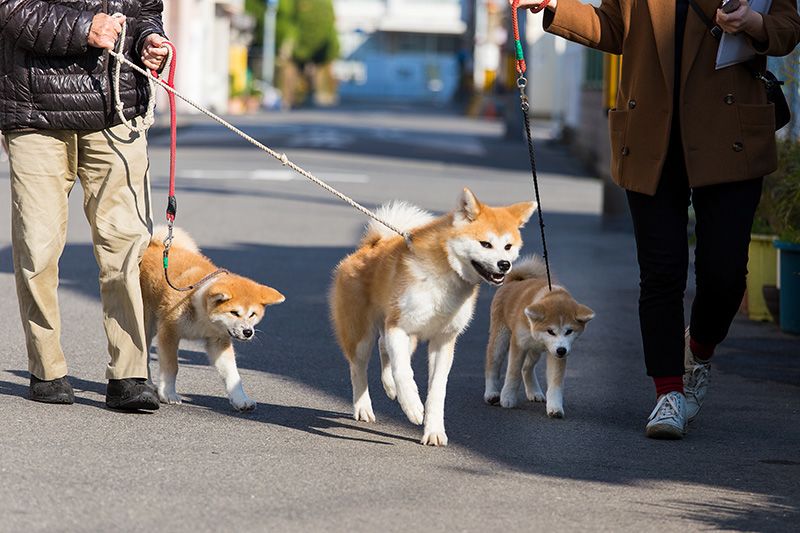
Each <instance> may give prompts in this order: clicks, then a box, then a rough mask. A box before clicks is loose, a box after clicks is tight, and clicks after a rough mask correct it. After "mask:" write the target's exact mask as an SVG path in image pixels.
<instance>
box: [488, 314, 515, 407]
mask: <svg viewBox="0 0 800 533" xmlns="http://www.w3.org/2000/svg"><path fill="white" fill-rule="evenodd" d="M510 338H511V332H510V331H509V330H508V329H506V328H497V330H495V329H494V328H492V331H491V333H490V334H489V344H488V345H487V346H486V367H485V369H484V377H485V388H484V393H483V399H484V401H485V402H486V403H488V404H491V405H496V404H497V403H498V402H499V401H500V367H501V366H503V361H505V358H506V353H508V341H509V339H510Z"/></svg>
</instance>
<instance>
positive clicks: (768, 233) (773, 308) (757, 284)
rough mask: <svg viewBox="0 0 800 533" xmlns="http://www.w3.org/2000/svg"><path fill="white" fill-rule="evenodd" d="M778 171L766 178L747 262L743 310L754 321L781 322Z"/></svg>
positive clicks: (754, 221)
mask: <svg viewBox="0 0 800 533" xmlns="http://www.w3.org/2000/svg"><path fill="white" fill-rule="evenodd" d="M777 182H778V177H777V176H776V174H772V175H770V176H767V177H766V178H764V186H763V190H762V194H761V202H760V203H759V204H758V210H757V211H756V216H755V219H754V220H753V228H752V230H751V232H750V247H749V250H748V261H747V291H746V292H745V297H744V303H743V306H742V307H743V309H746V313H747V316H748V317H749V318H750V319H751V320H760V321H766V322H775V321H777V314H778V312H777V304H778V298H777V297H778V289H777V284H778V280H777V278H778V250H777V249H775V247H774V246H773V245H772V243H773V241H775V239H776V238H777V237H778V236H777V235H776V234H775V229H774V228H773V226H772V224H773V222H774V218H775V206H774V201H773V198H774V194H773V191H774V188H775V184H776V183H777Z"/></svg>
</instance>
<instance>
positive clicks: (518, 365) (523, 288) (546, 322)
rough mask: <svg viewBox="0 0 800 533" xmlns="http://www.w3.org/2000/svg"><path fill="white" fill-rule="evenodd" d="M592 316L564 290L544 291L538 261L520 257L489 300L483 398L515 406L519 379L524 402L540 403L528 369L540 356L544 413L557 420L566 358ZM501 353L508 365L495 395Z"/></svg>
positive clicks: (537, 387) (542, 271)
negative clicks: (543, 368)
mask: <svg viewBox="0 0 800 533" xmlns="http://www.w3.org/2000/svg"><path fill="white" fill-rule="evenodd" d="M592 318H594V311H592V310H591V309H589V308H588V307H586V306H585V305H583V304H579V303H578V302H576V301H575V299H574V298H573V297H572V296H571V295H570V294H569V292H567V289H565V288H564V287H562V286H560V285H553V290H552V291H551V290H549V289H548V287H547V276H546V273H545V266H544V264H543V263H542V262H541V261H539V260H538V259H536V258H534V257H526V258H524V259H520V260H519V261H518V262H517V265H516V266H515V267H514V270H513V272H511V273H509V274H508V275H507V276H506V283H505V284H504V285H503V286H502V287H501V288H500V289H499V290H498V291H497V293H496V294H495V296H494V299H493V300H492V312H491V325H490V329H489V344H488V346H487V348H486V370H485V377H486V388H485V392H484V395H483V398H484V400H486V402H487V403H489V404H496V403H498V402H499V403H500V405H502V406H503V407H515V406H516V405H517V400H518V398H519V385H520V381H522V382H524V384H525V394H526V396H527V397H528V400H530V401H532V402H543V401H545V395H544V393H543V392H542V388H541V386H540V385H539V381H538V379H537V378H536V372H535V371H534V366H535V365H536V363H537V362H538V361H539V359H540V358H541V356H542V355H546V357H547V415H548V416H550V417H552V418H562V417H563V416H564V371H565V369H566V366H567V355H569V353H570V352H571V350H572V344H573V343H574V342H575V341H576V340H577V339H578V337H580V336H581V334H582V333H583V331H584V329H585V328H586V324H587V323H588V322H589V321H590V320H591V319H592ZM506 353H508V367H507V369H506V379H505V383H504V384H503V390H502V391H500V388H499V386H500V367H501V366H502V364H503V361H504V360H505V358H506Z"/></svg>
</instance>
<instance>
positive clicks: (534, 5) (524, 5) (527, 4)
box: [508, 0, 558, 12]
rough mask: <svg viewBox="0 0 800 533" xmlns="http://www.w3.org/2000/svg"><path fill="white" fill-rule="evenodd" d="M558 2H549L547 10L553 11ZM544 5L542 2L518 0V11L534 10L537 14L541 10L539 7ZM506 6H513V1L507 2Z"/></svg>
mask: <svg viewBox="0 0 800 533" xmlns="http://www.w3.org/2000/svg"><path fill="white" fill-rule="evenodd" d="M557 3H558V0H550V3H549V4H547V8H548V9H550V10H552V11H554V10H555V9H556V4H557ZM542 4H544V2H543V1H542V0H519V6H518V7H519V8H520V9H535V10H536V11H537V12H538V11H539V10H540V9H541V7H540V6H541V5H542ZM508 5H510V6H513V5H514V0H508Z"/></svg>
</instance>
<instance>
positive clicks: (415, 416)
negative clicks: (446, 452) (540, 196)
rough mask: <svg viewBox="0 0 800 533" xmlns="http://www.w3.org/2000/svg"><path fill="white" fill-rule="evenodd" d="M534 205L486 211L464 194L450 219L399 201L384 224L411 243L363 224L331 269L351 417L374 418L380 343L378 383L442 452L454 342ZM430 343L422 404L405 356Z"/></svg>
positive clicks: (507, 262)
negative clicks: (375, 355)
mask: <svg viewBox="0 0 800 533" xmlns="http://www.w3.org/2000/svg"><path fill="white" fill-rule="evenodd" d="M535 207H536V204H535V202H523V203H518V204H514V205H510V206H507V207H489V206H487V205H484V204H482V203H481V202H479V201H478V199H477V198H476V197H475V195H474V194H473V193H472V192H471V191H470V190H469V189H464V191H463V192H462V193H461V195H460V196H459V199H458V206H457V207H456V209H455V210H454V211H452V212H451V213H449V214H447V215H444V216H441V217H438V218H434V217H433V216H432V215H431V214H429V213H426V212H425V211H422V210H420V209H418V208H416V207H413V206H410V205H408V204H405V203H402V202H395V203H392V204H389V205H386V206H383V207H382V208H381V209H379V211H378V214H379V216H380V217H381V218H383V219H385V220H387V221H389V222H391V223H392V224H393V225H394V226H396V227H398V228H399V229H401V230H402V231H404V232H408V233H410V236H411V244H410V246H409V245H407V244H406V242H405V240H404V239H403V238H402V237H400V236H399V235H397V234H395V233H393V232H391V231H390V230H388V229H386V228H385V227H383V226H382V225H380V224H377V223H374V222H373V223H371V224H370V225H368V227H367V229H366V232H365V235H364V237H363V239H362V241H361V246H360V248H359V249H358V250H357V251H356V252H355V253H353V254H352V255H349V256H348V257H346V258H345V259H344V260H342V262H341V263H339V266H338V267H337V268H336V271H335V279H334V282H333V287H332V290H331V295H330V306H331V317H332V320H333V326H334V329H335V330H336V336H337V338H338V341H339V345H340V346H341V349H342V351H343V352H344V355H345V357H346V358H347V360H348V361H349V362H350V380H351V382H352V386H353V416H354V418H355V419H356V420H362V421H365V422H373V421H375V414H374V413H373V411H372V402H371V400H370V396H369V390H368V387H367V362H368V361H369V357H370V355H371V354H372V349H373V346H374V343H375V337H376V336H379V337H380V339H379V342H378V347H379V352H380V357H381V366H382V370H381V381H382V382H383V388H384V390H385V391H386V394H387V395H388V396H389V398H391V399H395V398H397V401H398V402H399V403H400V407H401V408H402V409H403V412H404V413H405V414H406V416H407V417H408V419H409V420H410V421H411V422H412V423H414V424H418V425H419V424H422V423H423V421H424V423H425V428H424V434H423V437H422V443H423V444H430V445H434V446H445V445H446V444H447V435H446V434H445V429H444V397H445V389H446V386H447V376H448V373H449V372H450V366H451V365H452V362H453V351H454V348H455V342H456V338H457V337H458V335H459V334H460V333H461V332H462V331H464V329H465V328H466V327H467V324H469V321H470V319H471V318H472V312H473V309H474V307H475V299H476V297H477V294H478V285H480V283H481V281H486V282H487V283H489V284H491V285H500V284H502V283H503V281H504V280H505V278H506V275H507V274H508V272H509V271H510V270H511V264H512V262H513V261H514V260H515V259H516V258H517V255H518V254H519V248H520V246H521V245H522V239H521V237H520V233H519V228H521V227H522V226H523V225H524V224H525V222H527V220H528V218H530V216H531V214H532V213H533V210H534V209H535ZM420 340H421V341H428V369H429V375H428V396H427V399H426V404H425V406H424V407H423V405H422V401H421V400H420V397H419V391H418V389H417V384H416V383H415V382H414V373H413V371H412V369H411V355H412V354H413V352H414V349H415V348H416V344H417V341H420Z"/></svg>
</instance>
